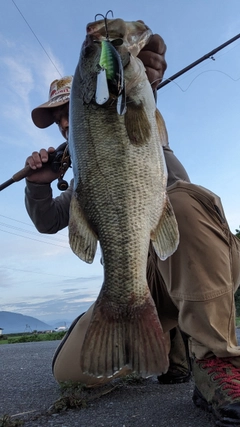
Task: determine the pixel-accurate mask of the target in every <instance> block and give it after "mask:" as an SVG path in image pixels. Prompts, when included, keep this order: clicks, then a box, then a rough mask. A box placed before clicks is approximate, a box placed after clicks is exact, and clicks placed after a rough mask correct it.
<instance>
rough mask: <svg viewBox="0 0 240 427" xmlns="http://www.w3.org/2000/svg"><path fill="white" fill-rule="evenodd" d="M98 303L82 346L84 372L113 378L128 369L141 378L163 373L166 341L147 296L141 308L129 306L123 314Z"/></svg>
mask: <svg viewBox="0 0 240 427" xmlns="http://www.w3.org/2000/svg"><path fill="white" fill-rule="evenodd" d="M98 301H99V302H98ZM98 301H97V302H96V304H95V308H94V312H93V315H92V319H91V322H90V325H89V327H88V330H87V333H86V337H85V340H84V343H83V347H82V353H81V367H82V370H83V372H84V373H88V374H90V375H93V376H96V377H102V376H104V377H112V376H113V375H114V374H115V373H117V372H119V371H120V370H121V369H122V368H123V367H124V366H127V367H128V368H129V369H130V370H131V371H132V372H135V373H137V374H139V375H141V376H142V377H148V376H150V375H161V374H162V373H165V372H166V371H167V369H168V356H167V351H166V346H165V338H164V333H163V330H162V327H161V324H160V322H159V318H158V315H157V311H156V307H155V304H154V302H153V300H152V297H151V295H150V293H149V294H148V296H147V298H146V300H145V303H144V304H143V305H142V306H140V307H137V308H131V307H130V306H129V310H128V314H125V315H121V314H120V313H119V311H118V312H117V310H116V312H114V311H113V310H111V308H110V307H109V305H107V304H106V305H105V308H104V306H103V304H102V302H101V300H98Z"/></svg>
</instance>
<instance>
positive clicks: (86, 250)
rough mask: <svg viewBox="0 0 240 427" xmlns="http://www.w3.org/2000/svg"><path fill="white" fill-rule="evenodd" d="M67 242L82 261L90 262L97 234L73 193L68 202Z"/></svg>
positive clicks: (95, 245) (92, 257) (94, 251)
mask: <svg viewBox="0 0 240 427" xmlns="http://www.w3.org/2000/svg"><path fill="white" fill-rule="evenodd" d="M68 232H69V243H70V246H71V249H72V251H73V252H74V253H75V255H77V256H78V257H79V258H81V259H82V260H83V261H85V262H87V263H89V264H91V263H92V262H93V260H94V256H95V253H96V250H97V241H98V239H97V236H96V234H95V233H94V231H93V230H92V229H91V227H90V225H89V224H88V222H87V220H86V218H85V215H84V213H83V211H82V209H81V206H80V204H79V202H78V200H77V198H76V196H75V195H73V196H72V199H71V203H70V217H69V226H68Z"/></svg>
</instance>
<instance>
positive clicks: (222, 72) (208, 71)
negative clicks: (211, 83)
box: [151, 70, 240, 92]
mask: <svg viewBox="0 0 240 427" xmlns="http://www.w3.org/2000/svg"><path fill="white" fill-rule="evenodd" d="M210 72H215V73H220V74H224V75H225V76H226V77H228V78H229V79H231V80H232V81H233V82H237V81H238V80H240V77H238V78H237V79H234V78H233V77H231V76H230V74H227V73H225V72H224V71H221V70H206V71H202V72H201V73H199V74H198V75H197V76H196V77H194V79H193V80H192V81H191V82H190V83H189V85H188V86H187V87H186V89H183V88H182V87H181V86H180V84H178V83H176V82H175V80H171V79H168V78H166V79H164V78H163V79H162V80H163V81H169V82H171V83H174V84H175V85H176V86H177V87H178V88H179V89H180V90H181V91H182V92H187V91H188V89H189V88H190V86H191V85H192V83H193V82H194V81H195V80H196V79H197V78H198V77H200V76H201V75H202V74H205V73H210ZM157 80H160V79H156V80H155V81H153V82H152V83H151V84H153V83H155V82H156V81H157ZM168 89H169V88H168Z"/></svg>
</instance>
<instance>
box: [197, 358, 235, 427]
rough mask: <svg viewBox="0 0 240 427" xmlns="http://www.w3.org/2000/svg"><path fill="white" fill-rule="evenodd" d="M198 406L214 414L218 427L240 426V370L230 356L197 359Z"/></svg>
mask: <svg viewBox="0 0 240 427" xmlns="http://www.w3.org/2000/svg"><path fill="white" fill-rule="evenodd" d="M193 376H194V380H195V390H194V393H193V402H194V403H195V405H196V406H198V407H200V408H202V409H204V410H205V411H209V412H212V413H213V416H214V418H215V423H216V426H220V427H229V426H231V427H233V426H240V369H238V368H235V366H233V365H232V363H231V362H230V361H229V359H227V358H222V359H220V358H217V357H212V358H209V359H202V360H198V359H194V361H193Z"/></svg>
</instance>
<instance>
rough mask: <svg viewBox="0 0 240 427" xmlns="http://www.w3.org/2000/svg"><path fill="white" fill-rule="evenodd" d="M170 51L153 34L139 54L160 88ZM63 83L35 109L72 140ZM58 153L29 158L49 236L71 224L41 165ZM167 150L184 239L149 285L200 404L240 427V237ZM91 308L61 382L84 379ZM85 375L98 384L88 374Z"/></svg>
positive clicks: (39, 223)
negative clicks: (82, 360) (181, 341)
mask: <svg viewBox="0 0 240 427" xmlns="http://www.w3.org/2000/svg"><path fill="white" fill-rule="evenodd" d="M165 50H166V47H165V44H164V42H163V40H162V39H161V38H160V36H158V35H154V36H153V37H152V39H151V40H150V42H149V44H148V45H147V46H145V48H144V49H143V51H142V52H140V54H139V57H140V59H142V60H143V62H144V64H145V66H146V72H147V74H148V78H149V80H150V82H153V89H155V88H156V86H157V83H158V82H159V81H160V80H161V78H162V76H163V73H164V71H165V68H166V63H165V60H164V54H165ZM156 79H158V80H157V81H156ZM59 83H64V79H61V80H60V81H55V82H53V84H52V85H51V88H50V92H51V93H50V99H49V101H48V102H47V103H45V104H42V105H41V106H40V107H38V108H36V109H34V110H33V112H32V119H33V121H34V123H35V124H36V126H38V127H40V128H45V127H47V126H49V125H50V124H52V123H53V122H55V123H57V125H58V126H59V129H60V131H61V133H62V135H63V136H64V137H65V138H66V139H67V136H68V102H67V98H66V94H67V91H68V89H67V82H65V83H66V85H65V86H64V90H66V92H64V90H63V89H61V87H59ZM61 90H62V92H61ZM54 91H56V92H54ZM69 93H70V88H69ZM64 96H65V98H64ZM55 101H56V102H55ZM52 150H53V148H51V149H49V150H48V151H46V150H44V149H42V150H40V152H39V153H37V152H34V153H33V154H32V156H30V157H29V158H28V159H27V164H29V165H30V166H31V167H32V168H33V169H35V170H37V172H35V173H34V174H33V175H31V176H30V177H28V178H27V186H26V207H27V210H28V213H29V215H30V217H31V218H32V220H33V222H34V224H35V225H36V227H37V229H38V230H39V231H40V232H44V233H55V232H57V231H58V230H60V229H61V228H63V227H65V226H67V225H68V219H69V216H68V215H69V213H68V208H69V203H70V198H71V191H72V189H71V187H70V189H69V190H67V191H66V192H65V193H63V194H62V195H61V196H59V197H57V198H55V199H52V193H51V188H50V183H51V182H52V181H53V180H54V179H56V178H57V174H55V173H53V172H52V171H51V170H50V168H49V167H45V168H42V164H43V163H46V162H47V159H48V152H51V151H52ZM164 154H165V159H166V164H167V168H168V194H169V197H170V201H171V203H172V206H173V209H174V212H175V215H176V218H177V221H178V225H179V232H180V244H179V247H178V249H177V251H176V252H175V253H174V254H173V255H172V256H171V257H169V258H168V259H167V260H166V261H160V259H159V258H158V257H157V256H156V254H155V252H154V251H153V248H152V246H151V245H150V250H149V262H148V272H147V277H148V283H149V287H150V290H151V293H152V295H153V298H154V301H155V304H156V307H157V310H158V314H159V318H160V320H161V323H162V326H163V329H164V331H165V332H168V331H172V330H174V328H175V327H176V326H177V325H179V326H180V329H181V330H182V331H184V333H185V334H187V335H188V336H189V337H190V338H189V340H190V345H191V354H192V357H193V374H194V380H195V390H194V396H193V400H194V403H195V404H196V405H197V406H200V407H202V408H203V409H208V410H212V412H213V413H214V415H215V417H216V419H217V422H218V423H219V424H218V425H222V426H224V425H240V347H238V346H237V340H236V334H235V305H234V292H235V290H236V289H237V287H238V286H239V283H240V242H239V240H238V239H237V238H236V237H235V236H234V235H233V234H232V233H231V232H230V230H229V226H228V224H227V221H226V218H225V215H224V211H223V208H222V205H221V201H220V199H219V197H218V196H216V195H215V194H213V193H212V192H210V191H209V190H207V189H205V188H203V187H200V186H197V185H194V184H192V183H190V180H189V177H188V175H187V173H186V171H185V169H184V168H183V166H182V165H181V163H180V162H179V161H178V160H177V159H176V157H175V156H174V154H173V152H172V151H171V150H170V148H169V147H166V148H165V149H164ZM91 310H92V307H91V308H90V309H89V310H88V312H87V313H86V314H84V315H83V316H82V317H80V318H78V319H76V321H75V323H74V324H73V325H72V327H71V330H70V334H68V336H67V337H66V338H65V340H63V342H62V343H61V345H60V347H59V349H58V351H57V353H56V355H55V358H54V364H53V369H54V375H55V377H56V379H57V380H58V381H61V380H64V374H63V372H64V369H65V371H66V367H67V371H68V372H67V374H68V376H69V377H68V379H74V378H76V372H78V374H79V375H80V378H81V379H82V378H83V374H82V373H81V372H80V373H79V363H78V360H79V359H78V358H77V359H75V360H73V356H72V355H73V354H79V349H80V348H81V345H82V341H81V340H79V339H78V340H77V339H76V337H79V336H81V339H82V340H83V338H84V331H85V330H86V328H87V325H88V323H89V319H90V316H91ZM175 330H176V329H175ZM79 341H81V342H79ZM170 356H171V354H170ZM170 360H171V357H170ZM170 368H171V365H170ZM166 375H168V373H167V374H166ZM83 379H84V378H83ZM76 380H78V379H77V378H76ZM85 380H86V381H89V383H90V382H91V380H90V379H89V377H87V378H85ZM86 381H83V382H86Z"/></svg>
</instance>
